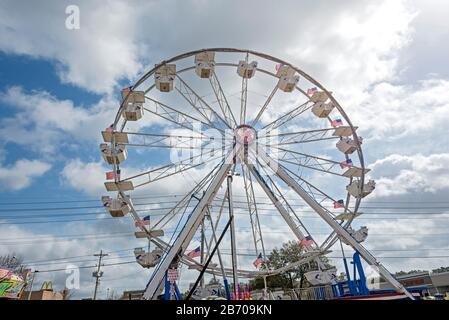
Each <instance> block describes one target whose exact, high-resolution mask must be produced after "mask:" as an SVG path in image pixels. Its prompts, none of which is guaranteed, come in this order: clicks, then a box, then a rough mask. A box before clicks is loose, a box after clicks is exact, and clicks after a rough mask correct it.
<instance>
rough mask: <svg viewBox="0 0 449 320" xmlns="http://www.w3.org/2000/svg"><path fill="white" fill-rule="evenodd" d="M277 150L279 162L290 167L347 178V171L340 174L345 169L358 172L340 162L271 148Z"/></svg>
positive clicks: (357, 168)
mask: <svg viewBox="0 0 449 320" xmlns="http://www.w3.org/2000/svg"><path fill="white" fill-rule="evenodd" d="M273 148H275V149H277V150H279V152H280V153H282V155H279V154H277V158H278V160H279V161H282V162H285V163H288V164H290V165H295V166H300V167H303V168H307V169H311V170H317V171H321V172H325V173H330V174H333V175H337V176H341V177H345V178H349V177H350V176H349V175H348V173H347V172H348V171H345V172H342V170H343V169H345V168H348V169H349V168H353V169H352V170H360V171H362V168H359V167H357V166H352V165H351V167H349V166H345V165H344V164H343V165H342V162H337V161H334V160H330V159H325V158H322V157H317V156H313V155H310V154H307V153H303V152H298V151H294V150H288V149H284V148H280V147H273ZM368 171H369V170H368V169H365V173H366V172H368Z"/></svg>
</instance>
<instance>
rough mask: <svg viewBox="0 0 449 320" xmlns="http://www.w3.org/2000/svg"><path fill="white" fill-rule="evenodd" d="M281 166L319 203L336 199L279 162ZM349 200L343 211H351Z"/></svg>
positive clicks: (333, 201) (332, 201)
mask: <svg viewBox="0 0 449 320" xmlns="http://www.w3.org/2000/svg"><path fill="white" fill-rule="evenodd" d="M279 165H280V166H281V168H282V169H283V170H285V171H286V172H288V173H289V174H290V175H291V176H294V177H295V178H296V179H298V181H300V182H298V184H300V185H302V186H303V188H305V189H307V192H308V194H309V196H310V197H312V198H313V199H314V200H315V201H316V202H318V203H319V204H322V203H324V202H329V201H331V203H332V204H333V203H335V202H336V201H337V199H334V198H332V197H331V196H330V195H329V194H327V193H325V192H324V191H322V190H321V189H319V188H318V187H316V186H315V185H313V184H312V183H310V182H309V181H307V180H306V179H305V178H304V177H302V176H300V175H298V174H296V173H295V172H293V171H292V170H290V169H289V168H287V167H285V166H282V165H281V164H279ZM348 204H349V202H346V203H345V211H347V212H348V213H353V212H352V211H351V210H350V209H349V207H348ZM330 214H332V215H333V213H331V212H330Z"/></svg>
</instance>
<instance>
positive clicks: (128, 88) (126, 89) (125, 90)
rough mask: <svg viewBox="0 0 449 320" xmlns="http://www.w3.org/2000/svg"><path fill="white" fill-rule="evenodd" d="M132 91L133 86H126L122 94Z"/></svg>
mask: <svg viewBox="0 0 449 320" xmlns="http://www.w3.org/2000/svg"><path fill="white" fill-rule="evenodd" d="M130 91H131V87H126V88H123V89H122V94H127V93H128V92H130Z"/></svg>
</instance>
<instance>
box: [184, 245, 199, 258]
mask: <svg viewBox="0 0 449 320" xmlns="http://www.w3.org/2000/svg"><path fill="white" fill-rule="evenodd" d="M187 256H188V257H189V258H196V257H199V256H201V249H200V247H197V248H196V249H195V250H192V251H190V252H189V253H188V254H187Z"/></svg>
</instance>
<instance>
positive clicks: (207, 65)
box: [195, 51, 215, 78]
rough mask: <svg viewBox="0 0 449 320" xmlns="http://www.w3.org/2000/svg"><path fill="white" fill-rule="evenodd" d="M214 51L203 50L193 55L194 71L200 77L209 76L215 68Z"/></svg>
mask: <svg viewBox="0 0 449 320" xmlns="http://www.w3.org/2000/svg"><path fill="white" fill-rule="evenodd" d="M214 58H215V52H213V51H205V52H201V53H198V54H197V55H195V72H196V74H197V75H198V76H199V77H200V78H210V77H211V75H212V72H214V68H215V60H214Z"/></svg>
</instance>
